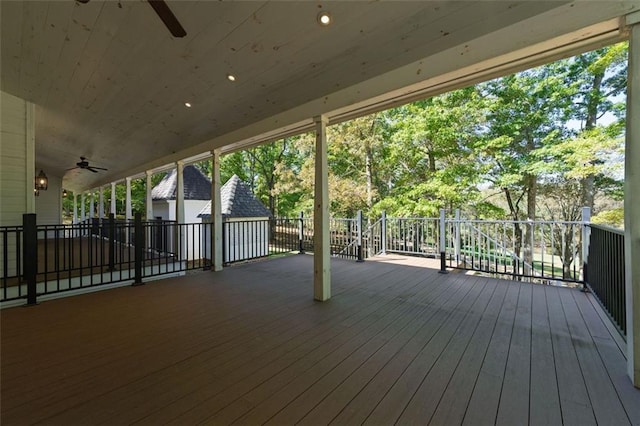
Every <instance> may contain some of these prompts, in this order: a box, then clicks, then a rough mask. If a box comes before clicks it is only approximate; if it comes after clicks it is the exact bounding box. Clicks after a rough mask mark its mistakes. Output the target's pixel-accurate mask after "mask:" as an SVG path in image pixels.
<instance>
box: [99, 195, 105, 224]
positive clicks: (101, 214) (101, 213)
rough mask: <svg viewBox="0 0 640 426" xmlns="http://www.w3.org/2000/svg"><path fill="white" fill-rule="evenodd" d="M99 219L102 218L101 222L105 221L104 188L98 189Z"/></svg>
mask: <svg viewBox="0 0 640 426" xmlns="http://www.w3.org/2000/svg"><path fill="white" fill-rule="evenodd" d="M98 202H99V204H98V217H99V218H100V222H102V219H104V188H103V187H100V188H99V189H98Z"/></svg>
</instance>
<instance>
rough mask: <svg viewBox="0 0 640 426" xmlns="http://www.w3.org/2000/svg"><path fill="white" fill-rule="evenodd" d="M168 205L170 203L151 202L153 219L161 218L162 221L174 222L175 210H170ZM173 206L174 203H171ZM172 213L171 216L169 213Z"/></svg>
mask: <svg viewBox="0 0 640 426" xmlns="http://www.w3.org/2000/svg"><path fill="white" fill-rule="evenodd" d="M169 203H171V201H164V200H162V201H161V200H156V201H154V202H153V218H154V219H155V218H157V217H161V218H162V219H164V220H175V217H176V212H175V208H173V209H171V208H170V207H171V206H170V205H169ZM173 203H174V205H175V201H174V202H173ZM171 211H173V216H171V215H170V212H171Z"/></svg>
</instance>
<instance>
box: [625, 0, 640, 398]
mask: <svg viewBox="0 0 640 426" xmlns="http://www.w3.org/2000/svg"><path fill="white" fill-rule="evenodd" d="M627 23H629V24H635V25H632V26H631V27H630V28H629V66H628V71H627V73H628V77H627V114H626V116H627V131H626V145H625V169H624V250H625V286H626V294H627V301H626V302H627V366H628V369H627V371H628V373H629V377H630V378H631V380H632V382H633V384H634V386H636V387H638V388H640V262H638V259H640V189H639V188H640V169H639V168H638V165H639V164H640V13H636V14H635V19H634V20H633V22H629V21H627Z"/></svg>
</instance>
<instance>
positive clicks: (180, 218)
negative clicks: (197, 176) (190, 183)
mask: <svg viewBox="0 0 640 426" xmlns="http://www.w3.org/2000/svg"><path fill="white" fill-rule="evenodd" d="M183 172H184V163H183V162H182V161H178V162H176V178H177V179H176V221H177V222H178V223H184V173H183Z"/></svg>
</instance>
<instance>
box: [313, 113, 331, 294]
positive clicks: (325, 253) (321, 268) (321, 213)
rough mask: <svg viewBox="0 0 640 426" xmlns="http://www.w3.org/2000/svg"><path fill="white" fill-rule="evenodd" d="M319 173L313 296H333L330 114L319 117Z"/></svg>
mask: <svg viewBox="0 0 640 426" xmlns="http://www.w3.org/2000/svg"><path fill="white" fill-rule="evenodd" d="M314 121H315V123H316V171H315V173H316V176H315V193H314V199H313V246H314V250H313V296H314V299H315V300H319V301H325V300H328V299H329V298H330V297H331V263H330V262H331V251H330V250H331V248H330V244H329V243H330V240H329V176H328V174H329V167H328V165H327V118H326V117H325V116H323V115H321V116H319V117H315V119H314Z"/></svg>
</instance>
